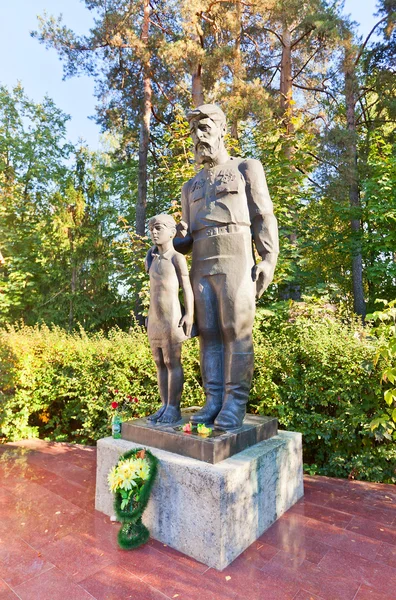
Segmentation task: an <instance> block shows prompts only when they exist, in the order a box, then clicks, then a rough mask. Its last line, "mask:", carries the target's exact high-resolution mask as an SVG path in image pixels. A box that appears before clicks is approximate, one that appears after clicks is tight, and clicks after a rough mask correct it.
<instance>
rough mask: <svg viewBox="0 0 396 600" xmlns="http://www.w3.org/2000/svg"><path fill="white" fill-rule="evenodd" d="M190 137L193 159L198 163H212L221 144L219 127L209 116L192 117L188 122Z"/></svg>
mask: <svg viewBox="0 0 396 600" xmlns="http://www.w3.org/2000/svg"><path fill="white" fill-rule="evenodd" d="M190 132H191V137H192V139H193V142H194V154H195V161H196V162H197V164H198V165H203V164H205V163H212V162H213V161H214V160H215V159H216V157H217V155H218V153H219V149H220V147H221V144H222V138H223V136H222V130H221V127H220V126H219V125H218V124H217V123H215V122H214V121H212V119H210V118H209V117H205V118H202V119H193V120H192V121H191V122H190Z"/></svg>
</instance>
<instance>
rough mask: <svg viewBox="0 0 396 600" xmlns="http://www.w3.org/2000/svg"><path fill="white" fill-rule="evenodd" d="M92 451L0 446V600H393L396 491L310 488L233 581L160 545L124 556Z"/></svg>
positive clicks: (336, 485)
mask: <svg viewBox="0 0 396 600" xmlns="http://www.w3.org/2000/svg"><path fill="white" fill-rule="evenodd" d="M95 458H96V455H95V449H94V448H87V447H82V446H80V447H73V446H68V445H66V444H52V443H51V444H49V443H45V442H42V441H40V440H30V441H25V442H18V443H17V444H12V445H10V444H8V445H5V446H0V515H1V519H0V600H15V599H17V598H20V599H22V600H92V599H93V598H94V599H96V600H126V599H132V600H160V599H162V600H166V599H167V598H168V599H169V598H171V599H176V598H177V599H178V600H192V599H197V600H226V599H227V600H228V599H235V600H239V599H241V600H242V599H243V600H395V599H396V488H395V486H391V485H381V484H374V483H362V482H358V481H344V480H339V479H328V478H325V477H306V478H305V498H304V499H303V500H301V501H300V502H299V503H298V504H296V505H295V506H294V507H293V508H292V509H291V510H289V511H288V512H287V513H286V514H285V515H284V516H283V517H281V519H279V521H278V522H277V523H275V524H274V525H273V526H272V527H271V528H270V529H269V530H268V531H267V532H266V533H265V534H264V535H263V536H261V538H260V539H259V540H258V541H257V542H255V543H254V544H252V546H250V548H248V549H247V550H246V551H245V552H244V553H243V554H242V555H241V556H240V557H239V558H238V559H237V560H236V561H235V562H234V563H233V564H232V565H230V566H229V567H228V568H227V569H226V570H225V571H223V572H221V573H220V572H218V571H215V570H213V569H208V568H207V567H206V566H205V565H202V564H201V563H198V562H196V561H195V560H193V559H190V558H188V557H186V556H184V555H182V554H180V553H179V552H176V551H174V550H172V549H170V548H168V547H166V546H164V545H163V544H160V543H159V542H156V541H154V540H151V541H150V542H149V543H148V544H147V545H146V546H144V547H142V548H140V549H138V550H133V551H123V550H120V549H118V548H117V543H116V533H117V530H118V525H117V524H111V523H110V522H109V519H108V518H107V517H105V516H103V515H101V513H98V512H96V511H95V510H94V491H95Z"/></svg>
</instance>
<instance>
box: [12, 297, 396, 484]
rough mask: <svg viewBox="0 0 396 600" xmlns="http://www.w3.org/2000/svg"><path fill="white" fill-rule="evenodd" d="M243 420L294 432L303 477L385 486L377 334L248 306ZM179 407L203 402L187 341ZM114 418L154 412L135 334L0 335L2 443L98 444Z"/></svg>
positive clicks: (329, 318)
mask: <svg viewBox="0 0 396 600" xmlns="http://www.w3.org/2000/svg"><path fill="white" fill-rule="evenodd" d="M254 341H255V354H256V356H255V373H254V379H253V384H252V390H251V395H250V402H249V410H250V411H251V412H255V413H258V414H266V415H274V416H276V417H277V418H278V419H279V423H280V426H281V427H282V428H285V429H290V430H295V431H300V432H301V433H302V434H303V441H304V462H305V468H306V470H307V471H308V472H309V473H312V474H313V473H317V474H322V475H329V476H335V477H348V476H350V477H354V478H357V479H367V480H372V481H384V482H395V481H396V478H395V471H394V465H395V463H396V450H395V447H394V446H395V444H394V443H393V442H392V440H389V439H387V438H386V437H384V436H378V431H377V430H376V429H375V428H374V429H373V427H372V422H373V419H375V418H377V416H378V414H382V413H383V412H384V399H383V398H384V396H383V392H384V390H383V389H382V386H383V384H382V383H381V376H382V372H383V370H384V368H385V365H384V358H379V359H378V361H377V359H376V357H377V354H378V349H379V348H380V345H382V346H381V347H383V344H384V335H383V333H382V334H381V337H380V338H379V337H378V335H377V334H376V330H375V329H373V328H371V327H369V326H367V327H365V328H363V327H362V325H361V324H360V322H358V321H357V320H354V319H352V318H347V317H346V316H345V315H343V314H342V313H340V312H338V310H336V308H335V307H334V306H331V305H326V304H324V303H318V302H315V301H312V300H307V301H306V302H304V303H298V304H297V303H290V304H288V303H280V304H277V305H274V306H273V307H272V310H265V309H262V308H259V309H258V311H257V318H256V323H255V328H254ZM183 367H184V372H185V385H184V392H183V399H182V403H183V405H184V406H192V405H197V404H201V403H202V402H203V392H202V389H201V385H200V373H199V351H198V343H197V340H196V339H193V340H190V341H188V342H187V343H185V344H184V345H183ZM129 396H131V397H132V398H134V397H137V398H138V403H137V404H135V403H133V402H131V403H128V402H122V404H123V406H125V404H126V405H127V406H128V408H127V409H126V411H125V415H124V417H125V418H132V417H141V416H145V415H147V414H150V413H152V412H154V411H155V410H156V408H157V407H158V403H159V394H158V391H157V383H156V370H155V365H154V362H153V360H152V356H151V351H150V348H149V345H148V341H147V335H146V333H145V331H143V330H142V329H140V328H139V327H136V328H135V329H133V330H132V331H131V332H130V333H124V332H122V331H120V330H119V329H113V330H112V331H111V332H110V333H109V334H108V335H107V336H106V337H105V336H104V335H102V334H93V335H91V334H90V335H87V334H86V333H85V332H84V331H80V332H79V333H75V334H68V333H66V332H64V331H63V330H61V329H57V328H53V329H49V328H47V327H41V328H40V327H34V328H30V327H24V326H21V327H13V328H9V329H7V330H0V410H1V413H0V417H1V429H2V434H3V436H4V438H5V439H9V440H13V439H19V438H23V437H28V436H40V437H46V438H48V439H53V440H58V441H76V442H81V443H92V442H94V441H95V440H97V439H98V438H100V437H104V436H106V435H109V426H110V420H111V412H112V410H111V402H112V401H114V400H118V401H120V400H127V399H128V397H129Z"/></svg>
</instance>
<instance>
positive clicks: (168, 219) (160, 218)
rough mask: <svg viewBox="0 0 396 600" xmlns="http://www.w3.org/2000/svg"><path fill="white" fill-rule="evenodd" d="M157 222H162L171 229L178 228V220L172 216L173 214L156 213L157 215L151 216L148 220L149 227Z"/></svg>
mask: <svg viewBox="0 0 396 600" xmlns="http://www.w3.org/2000/svg"><path fill="white" fill-rule="evenodd" d="M156 223H162V224H163V225H165V227H168V228H169V229H176V221H175V219H174V218H173V217H172V215H167V214H165V213H161V214H160V215H155V217H151V219H149V222H148V227H149V229H152V228H153V227H154V225H155V224H156Z"/></svg>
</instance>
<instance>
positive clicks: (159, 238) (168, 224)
mask: <svg viewBox="0 0 396 600" xmlns="http://www.w3.org/2000/svg"><path fill="white" fill-rule="evenodd" d="M148 226H149V230H150V236H151V239H152V240H153V242H154V243H155V244H160V245H161V244H164V243H165V242H166V241H168V240H169V239H172V238H174V237H175V235H176V221H175V219H174V218H173V217H172V216H171V215H167V214H165V213H161V214H160V215H156V216H155V217H151V219H149V222H148Z"/></svg>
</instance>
